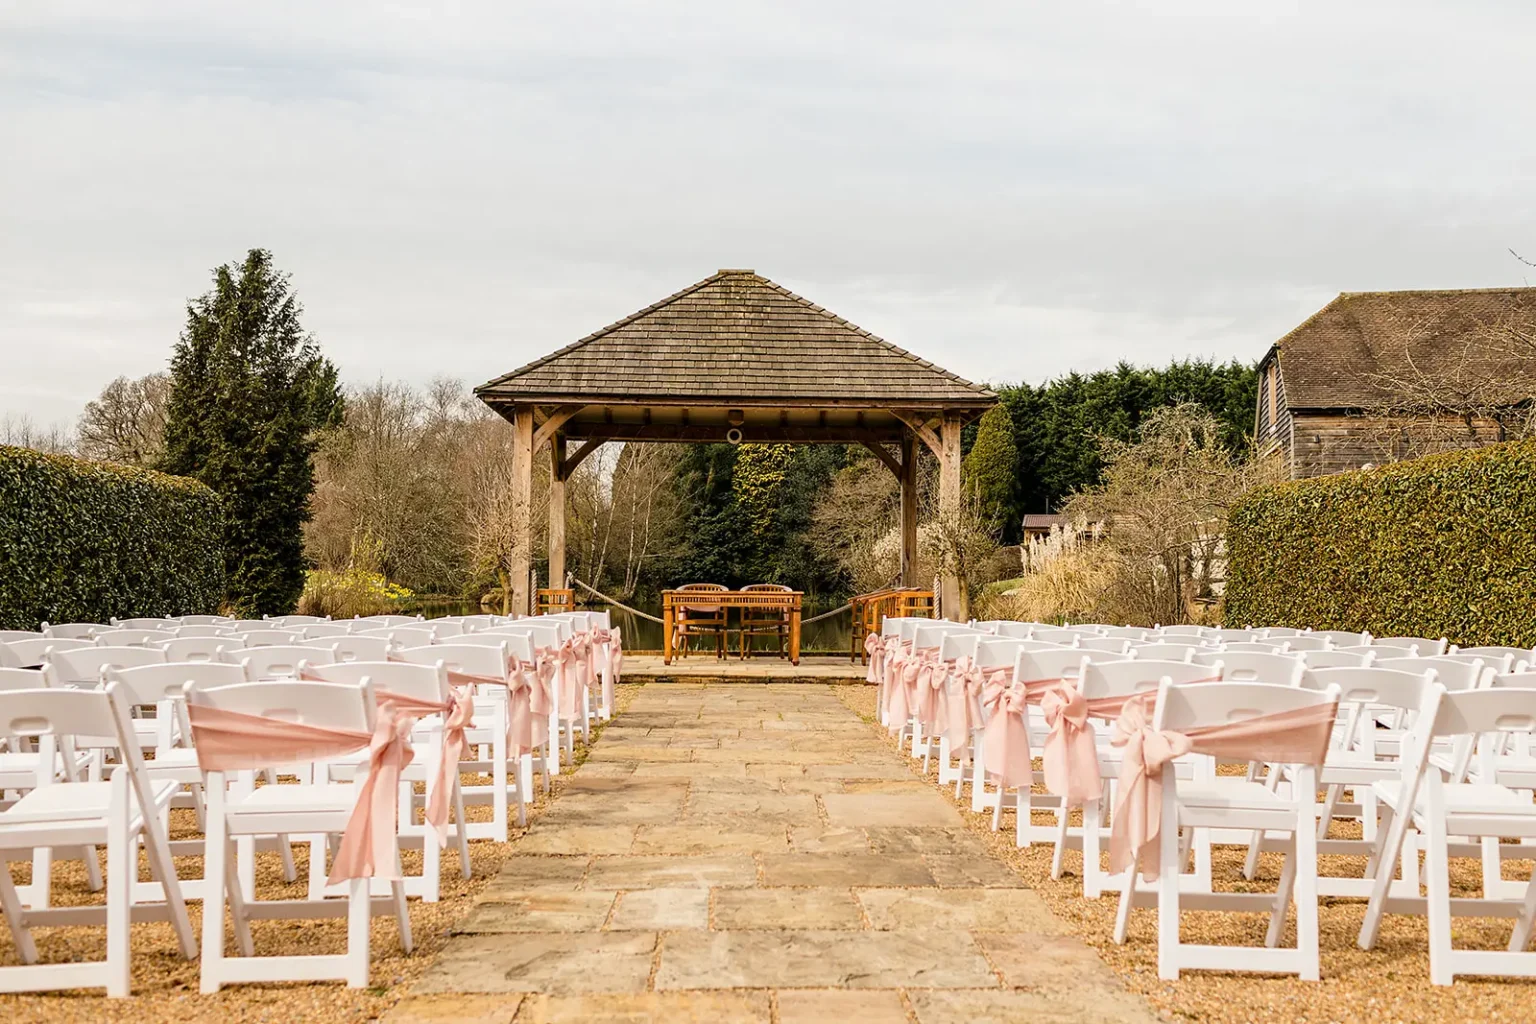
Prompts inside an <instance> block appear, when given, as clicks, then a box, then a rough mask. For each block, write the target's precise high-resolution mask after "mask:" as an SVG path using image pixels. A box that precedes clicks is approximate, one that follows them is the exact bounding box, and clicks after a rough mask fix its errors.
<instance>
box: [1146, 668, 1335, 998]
mask: <svg viewBox="0 0 1536 1024" xmlns="http://www.w3.org/2000/svg"><path fill="white" fill-rule="evenodd" d="M1336 701H1337V694H1336V693H1335V692H1333V691H1325V692H1321V693H1319V692H1316V691H1313V690H1307V689H1302V688H1299V687H1294V686H1276V685H1273V684H1269V683H1200V684H1194V685H1186V686H1176V685H1172V684H1169V683H1164V684H1163V685H1162V686H1161V688H1160V689H1159V691H1158V698H1157V706H1156V709H1155V711H1154V712H1153V715H1152V720H1151V729H1152V730H1153V731H1155V732H1165V731H1166V732H1175V733H1182V734H1185V735H1191V734H1194V735H1197V736H1198V735H1200V734H1201V733H1202V731H1206V730H1210V729H1212V728H1219V727H1223V726H1229V725H1233V724H1235V723H1241V722H1244V721H1251V720H1254V719H1262V718H1268V717H1270V716H1276V715H1285V714H1295V713H1298V712H1299V713H1302V714H1306V713H1307V712H1309V711H1311V712H1315V713H1316V714H1317V715H1318V716H1321V715H1325V714H1327V713H1328V711H1329V710H1331V709H1333V708H1335V707H1336ZM1132 742H1136V740H1135V739H1133V740H1132ZM1248 742H1249V743H1251V744H1252V748H1251V751H1250V752H1245V753H1246V756H1249V757H1250V758H1251V759H1252V760H1265V761H1271V760H1272V761H1279V760H1282V758H1281V757H1278V756H1276V755H1277V753H1278V750H1277V748H1276V747H1275V745H1274V744H1275V737H1274V734H1269V735H1265V734H1260V735H1257V736H1255V737H1253V738H1251V739H1250V740H1249V741H1248ZM1200 749H1201V745H1200V742H1198V741H1197V742H1196V744H1195V750H1196V751H1197V752H1198V751H1199V750H1200ZM1322 754H1323V751H1322V750H1318V751H1317V752H1316V757H1317V760H1319V761H1321V760H1322ZM1202 762H1203V769H1204V770H1203V771H1201V772H1199V773H1198V774H1197V776H1196V777H1195V778H1194V779H1192V780H1190V781H1185V780H1183V779H1180V778H1178V775H1179V773H1178V772H1177V771H1176V770H1175V762H1172V761H1170V762H1168V763H1167V764H1164V765H1163V766H1162V767H1161V769H1160V771H1161V783H1162V801H1161V815H1160V821H1159V824H1158V829H1157V849H1156V871H1157V880H1156V882H1155V883H1152V884H1151V885H1145V884H1144V883H1141V882H1139V881H1138V879H1139V877H1140V875H1141V872H1140V871H1138V870H1137V867H1136V865H1135V864H1132V865H1131V867H1130V869H1129V870H1127V871H1126V873H1125V887H1124V889H1122V891H1121V896H1120V898H1121V901H1122V905H1121V909H1120V915H1119V918H1118V919H1117V921H1116V929H1115V941H1116V942H1124V941H1125V934H1126V926H1127V924H1128V921H1129V913H1130V910H1131V908H1132V907H1133V906H1156V907H1157V925H1158V939H1157V973H1158V977H1160V978H1163V979H1165V980H1170V981H1172V980H1177V978H1178V977H1179V973H1180V972H1181V971H1184V970H1219V971H1260V972H1267V973H1283V974H1296V975H1298V976H1299V977H1300V978H1301V979H1302V980H1303V981H1316V980H1318V978H1319V976H1320V963H1319V957H1318V930H1317V837H1316V830H1317V814H1316V811H1317V808H1316V801H1317V780H1316V768H1315V766H1314V765H1311V764H1307V763H1299V764H1295V765H1294V766H1293V768H1292V770H1293V771H1294V777H1295V780H1296V781H1295V784H1294V785H1292V786H1291V787H1290V790H1289V792H1287V793H1281V792H1276V791H1271V790H1269V789H1267V788H1265V787H1264V786H1263V785H1260V784H1259V783H1256V782H1250V781H1247V780H1245V779H1242V778H1239V777H1237V776H1217V775H1216V773H1215V766H1214V763H1213V761H1212V759H1209V758H1202ZM1123 795H1124V794H1123V793H1122V794H1121V796H1123ZM1124 813H1125V812H1124V811H1122V812H1120V815H1123V814H1124ZM1118 817H1119V815H1117V818H1118ZM1199 828H1208V829H1223V830H1233V829H1238V830H1246V831H1268V832H1287V833H1289V834H1290V836H1291V844H1290V847H1289V848H1288V849H1287V851H1286V859H1285V867H1284V869H1283V871H1282V872H1281V875H1280V884H1279V887H1278V889H1277V890H1276V892H1274V893H1251V892H1244V893H1235V892H1186V891H1184V887H1183V886H1182V885H1181V881H1180V880H1181V876H1182V873H1183V866H1184V862H1185V857H1186V854H1185V847H1184V846H1183V844H1182V843H1181V838H1180V830H1181V829H1199ZM1293 895H1294V903H1295V905H1296V946H1295V948H1293V949H1281V948H1279V941H1280V936H1281V933H1282V931H1283V930H1284V925H1285V916H1286V907H1287V905H1288V904H1289V903H1291V902H1293V900H1292V897H1293ZM1185 908H1187V909H1190V910H1225V911H1234V910H1238V911H1243V910H1246V911H1259V912H1267V913H1268V914H1269V929H1268V931H1267V933H1266V935H1265V940H1264V946H1263V947H1262V948H1255V947H1250V946H1226V945H1198V944H1192V943H1185V942H1183V941H1182V940H1181V939H1180V937H1179V918H1180V912H1181V910H1183V909H1185Z"/></svg>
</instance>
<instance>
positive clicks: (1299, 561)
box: [1225, 441, 1536, 647]
mask: <svg viewBox="0 0 1536 1024" xmlns="http://www.w3.org/2000/svg"><path fill="white" fill-rule="evenodd" d="M1227 551H1228V565H1227V589H1226V615H1225V618H1226V621H1227V622H1228V623H1233V624H1238V625H1244V624H1250V623H1251V624H1253V625H1271V626H1298V627H1304V626H1313V627H1316V628H1319V629H1323V628H1332V629H1368V630H1370V631H1371V632H1372V633H1373V634H1375V635H1376V636H1393V635H1409V636H1428V637H1440V636H1446V637H1449V638H1450V639H1451V641H1452V642H1454V643H1459V644H1461V645H1462V646H1468V645H1474V644H1478V645H1480V644H1508V645H1512V646H1517V647H1530V646H1532V645H1536V443H1533V442H1529V441H1522V442H1515V443H1510V444H1501V445H1493V446H1490V447H1487V448H1482V449H1478V450H1475V451H1467V452H1454V453H1451V454H1446V455H1432V456H1429V457H1426V458H1422V459H1414V460H1413V461H1410V462H1400V463H1396V464H1393V465H1389V466H1383V467H1380V468H1376V469H1370V470H1362V471H1360V472H1355V473H1341V474H1338V475H1337V476H1328V477H1319V478H1316V479H1312V480H1297V481H1292V482H1290V483H1284V484H1278V485H1275V486H1272V487H1265V488H1261V489H1259V490H1257V491H1255V492H1253V493H1252V494H1250V495H1248V496H1246V497H1245V498H1244V499H1243V500H1242V501H1241V502H1240V503H1239V504H1238V505H1237V506H1236V507H1235V508H1234V509H1233V510H1232V513H1231V518H1230V522H1229V524H1228V531H1227Z"/></svg>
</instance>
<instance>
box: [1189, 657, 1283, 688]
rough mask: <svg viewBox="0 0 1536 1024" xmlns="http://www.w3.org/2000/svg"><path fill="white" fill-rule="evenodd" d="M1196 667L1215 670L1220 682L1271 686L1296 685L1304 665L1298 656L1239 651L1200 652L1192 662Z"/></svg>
mask: <svg viewBox="0 0 1536 1024" xmlns="http://www.w3.org/2000/svg"><path fill="white" fill-rule="evenodd" d="M1190 660H1191V661H1193V662H1194V663H1195V664H1197V665H1207V666H1210V667H1211V668H1215V669H1218V670H1219V672H1220V675H1221V679H1222V681H1223V682H1233V683H1245V682H1258V683H1274V684H1276V685H1278V686H1295V685H1296V684H1297V683H1299V682H1301V674H1302V673H1303V672H1305V671H1306V668H1307V666H1306V665H1305V664H1304V663H1303V662H1302V660H1301V658H1300V656H1299V655H1295V654H1272V653H1252V652H1249V653H1244V652H1242V651H1200V652H1198V653H1196V654H1195V655H1194V656H1193V657H1192V658H1191V659H1190Z"/></svg>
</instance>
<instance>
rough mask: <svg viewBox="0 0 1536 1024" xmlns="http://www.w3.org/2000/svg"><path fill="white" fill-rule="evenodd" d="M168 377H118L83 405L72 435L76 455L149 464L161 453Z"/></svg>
mask: <svg viewBox="0 0 1536 1024" xmlns="http://www.w3.org/2000/svg"><path fill="white" fill-rule="evenodd" d="M170 395H171V378H170V375H169V374H166V373H152V374H150V375H149V376H147V377H139V378H129V377H119V378H117V379H116V380H114V381H113V382H112V383H110V384H108V385H107V386H106V387H105V388H103V389H102V392H101V395H100V397H98V398H97V399H96V400H95V401H92V402H87V403H86V406H85V411H84V412H83V413H81V414H80V423H79V425H78V426H77V427H76V432H77V433H78V435H79V438H80V442H79V443H80V454H82V455H84V456H85V457H86V458H91V459H105V460H107V461H108V462H126V463H129V464H131V465H135V466H149V465H153V464H154V463H155V462H156V461H158V460H159V458H160V455H161V453H162V452H163V451H164V450H165V415H166V402H167V401H168V400H169V398H170Z"/></svg>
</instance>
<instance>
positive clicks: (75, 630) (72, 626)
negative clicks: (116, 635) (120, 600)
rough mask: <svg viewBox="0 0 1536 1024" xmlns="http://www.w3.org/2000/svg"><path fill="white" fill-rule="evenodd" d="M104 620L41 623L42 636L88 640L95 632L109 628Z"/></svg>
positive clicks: (56, 638)
mask: <svg viewBox="0 0 1536 1024" xmlns="http://www.w3.org/2000/svg"><path fill="white" fill-rule="evenodd" d="M111 628H112V627H111V626H109V625H107V624H106V623H104V622H61V623H59V624H57V625H51V624H49V623H47V622H45V623H43V636H48V637H53V638H54V639H55V640H89V639H91V638H92V637H94V636H95V635H96V634H97V633H100V632H103V631H105V630H108V629H111Z"/></svg>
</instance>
